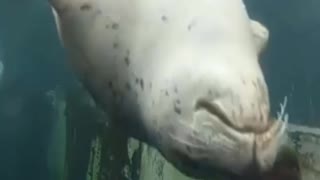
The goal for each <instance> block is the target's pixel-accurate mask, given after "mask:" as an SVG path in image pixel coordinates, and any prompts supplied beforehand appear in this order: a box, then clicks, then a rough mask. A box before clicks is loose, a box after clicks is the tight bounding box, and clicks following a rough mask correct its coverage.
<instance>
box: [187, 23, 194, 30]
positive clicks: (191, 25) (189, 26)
mask: <svg viewBox="0 0 320 180" xmlns="http://www.w3.org/2000/svg"><path fill="white" fill-rule="evenodd" d="M192 27H193V24H192V23H190V24H189V25H188V31H191V29H192Z"/></svg>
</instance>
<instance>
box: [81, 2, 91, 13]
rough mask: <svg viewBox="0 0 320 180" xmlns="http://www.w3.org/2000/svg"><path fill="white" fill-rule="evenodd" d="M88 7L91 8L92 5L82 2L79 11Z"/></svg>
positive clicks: (86, 9)
mask: <svg viewBox="0 0 320 180" xmlns="http://www.w3.org/2000/svg"><path fill="white" fill-rule="evenodd" d="M90 9H92V6H91V5H90V4H89V3H84V4H82V5H81V6H80V10H81V11H88V10H90Z"/></svg>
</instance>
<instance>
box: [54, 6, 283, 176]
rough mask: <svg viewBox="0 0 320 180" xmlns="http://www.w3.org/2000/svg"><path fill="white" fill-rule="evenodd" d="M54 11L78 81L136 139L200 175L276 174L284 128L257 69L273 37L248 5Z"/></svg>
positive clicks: (89, 8)
mask: <svg viewBox="0 0 320 180" xmlns="http://www.w3.org/2000/svg"><path fill="white" fill-rule="evenodd" d="M50 3H51V5H52V6H53V12H54V15H55V19H56V23H57V27H58V32H59V36H60V38H61V40H62V43H63V45H64V47H65V48H66V49H67V51H68V54H69V56H70V60H71V65H72V67H73V68H74V70H75V72H76V74H77V75H78V77H79V79H80V80H81V82H83V84H84V85H85V86H86V87H87V89H88V90H89V91H90V92H91V94H92V95H93V97H94V98H95V99H96V101H97V102H98V103H100V104H101V106H102V107H103V108H104V109H105V111H106V112H107V113H108V114H109V115H110V116H111V117H112V118H113V120H114V121H116V122H119V123H121V124H122V125H123V127H125V128H126V130H127V132H128V134H129V135H130V136H133V137H136V138H138V139H140V140H143V141H145V142H147V143H149V144H150V145H152V146H154V147H155V148H157V149H158V150H159V151H160V152H161V153H162V154H163V155H164V157H166V159H167V160H169V161H170V162H172V163H173V164H174V165H175V166H176V167H177V168H179V169H180V170H182V171H183V172H185V173H186V174H190V175H194V176H196V175H198V174H200V175H201V170H199V169H195V168H194V167H195V165H196V166H197V167H207V168H209V169H210V168H217V169H222V170H226V171H228V172H232V173H235V174H243V173H245V171H246V170H248V169H249V168H251V167H256V168H257V169H258V170H259V171H265V170H268V169H270V167H271V166H272V164H273V162H274V159H275V156H276V154H277V149H278V147H279V143H280V141H279V140H280V139H281V137H282V135H283V133H284V129H285V124H283V123H281V121H277V122H275V123H273V122H274V121H271V120H270V117H269V109H270V107H269V106H270V105H269V96H268V90H267V85H266V83H265V80H264V76H263V73H262V71H261V68H260V65H259V62H258V57H259V54H260V52H261V51H262V50H263V48H264V47H265V45H266V42H267V39H268V31H267V29H266V28H265V27H264V26H263V25H261V24H260V23H258V22H256V21H252V20H250V19H249V17H248V15H247V12H246V9H245V6H244V4H243V2H242V1H241V0H188V1H184V0H135V1H129V0H51V1H50ZM200 169H201V168H200ZM203 169H205V168H203Z"/></svg>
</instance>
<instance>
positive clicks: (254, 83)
mask: <svg viewBox="0 0 320 180" xmlns="http://www.w3.org/2000/svg"><path fill="white" fill-rule="evenodd" d="M252 85H253V86H254V87H255V88H256V89H257V83H256V82H255V81H252Z"/></svg>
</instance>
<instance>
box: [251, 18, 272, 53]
mask: <svg viewBox="0 0 320 180" xmlns="http://www.w3.org/2000/svg"><path fill="white" fill-rule="evenodd" d="M250 25H251V30H252V33H253V38H254V41H255V44H256V48H257V51H258V54H260V53H261V52H262V51H264V49H265V48H266V46H267V43H268V40H269V31H268V29H267V28H266V27H265V26H264V25H263V24H261V23H260V22H258V21H255V20H251V21H250Z"/></svg>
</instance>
